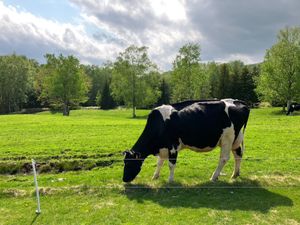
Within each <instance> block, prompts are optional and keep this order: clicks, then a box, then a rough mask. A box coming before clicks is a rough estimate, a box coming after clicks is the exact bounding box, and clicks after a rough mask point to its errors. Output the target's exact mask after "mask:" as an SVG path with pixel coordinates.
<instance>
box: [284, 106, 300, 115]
mask: <svg viewBox="0 0 300 225" xmlns="http://www.w3.org/2000/svg"><path fill="white" fill-rule="evenodd" d="M294 111H300V104H297V103H293V104H291V105H290V108H289V109H288V111H287V113H286V115H290V114H292V113H293V112H294Z"/></svg>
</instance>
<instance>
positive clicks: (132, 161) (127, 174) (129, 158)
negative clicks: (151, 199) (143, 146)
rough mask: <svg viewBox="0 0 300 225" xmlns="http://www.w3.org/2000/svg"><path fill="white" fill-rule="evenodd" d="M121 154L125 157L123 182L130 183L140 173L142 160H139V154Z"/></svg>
mask: <svg viewBox="0 0 300 225" xmlns="http://www.w3.org/2000/svg"><path fill="white" fill-rule="evenodd" d="M123 154H124V155H125V158H124V173H123V181H124V182H131V181H132V180H133V179H134V178H135V177H136V176H137V175H138V174H139V172H140V171H141V167H142V164H143V161H144V159H142V158H141V153H138V152H134V151H132V150H130V151H125V152H124V153H123Z"/></svg>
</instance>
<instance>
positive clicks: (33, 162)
mask: <svg viewBox="0 0 300 225" xmlns="http://www.w3.org/2000/svg"><path fill="white" fill-rule="evenodd" d="M32 168H33V175H34V184H35V192H36V200H37V209H36V211H35V212H36V213H37V214H40V213H41V205H40V193H39V187H38V182H37V175H36V169H35V161H34V160H33V159H32Z"/></svg>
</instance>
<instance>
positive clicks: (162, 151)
mask: <svg viewBox="0 0 300 225" xmlns="http://www.w3.org/2000/svg"><path fill="white" fill-rule="evenodd" d="M158 156H159V158H161V159H164V160H165V159H168V158H169V150H168V149H167V148H161V149H159V153H158Z"/></svg>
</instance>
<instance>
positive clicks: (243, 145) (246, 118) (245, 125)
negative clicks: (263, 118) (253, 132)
mask: <svg viewBox="0 0 300 225" xmlns="http://www.w3.org/2000/svg"><path fill="white" fill-rule="evenodd" d="M249 114H250V109H249V108H247V113H246V116H245V124H244V127H243V140H242V143H241V145H242V153H244V151H245V143H244V140H245V130H246V127H247V123H248V119H249Z"/></svg>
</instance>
